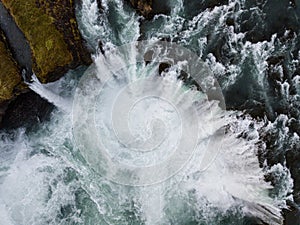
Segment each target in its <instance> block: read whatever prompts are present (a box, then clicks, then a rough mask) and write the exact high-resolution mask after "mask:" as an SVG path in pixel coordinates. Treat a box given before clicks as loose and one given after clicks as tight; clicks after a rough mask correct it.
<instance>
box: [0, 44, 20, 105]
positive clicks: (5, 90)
mask: <svg viewBox="0 0 300 225" xmlns="http://www.w3.org/2000/svg"><path fill="white" fill-rule="evenodd" d="M0 59H1V60H0V87H1V88H0V103H2V102H5V101H7V100H10V99H12V98H13V97H14V95H15V92H14V89H15V87H16V86H17V85H19V84H20V83H21V76H20V74H19V69H18V67H17V65H16V63H15V62H14V60H13V59H12V57H11V55H10V53H9V52H8V50H7V48H6V46H5V44H4V42H2V41H1V40H0Z"/></svg>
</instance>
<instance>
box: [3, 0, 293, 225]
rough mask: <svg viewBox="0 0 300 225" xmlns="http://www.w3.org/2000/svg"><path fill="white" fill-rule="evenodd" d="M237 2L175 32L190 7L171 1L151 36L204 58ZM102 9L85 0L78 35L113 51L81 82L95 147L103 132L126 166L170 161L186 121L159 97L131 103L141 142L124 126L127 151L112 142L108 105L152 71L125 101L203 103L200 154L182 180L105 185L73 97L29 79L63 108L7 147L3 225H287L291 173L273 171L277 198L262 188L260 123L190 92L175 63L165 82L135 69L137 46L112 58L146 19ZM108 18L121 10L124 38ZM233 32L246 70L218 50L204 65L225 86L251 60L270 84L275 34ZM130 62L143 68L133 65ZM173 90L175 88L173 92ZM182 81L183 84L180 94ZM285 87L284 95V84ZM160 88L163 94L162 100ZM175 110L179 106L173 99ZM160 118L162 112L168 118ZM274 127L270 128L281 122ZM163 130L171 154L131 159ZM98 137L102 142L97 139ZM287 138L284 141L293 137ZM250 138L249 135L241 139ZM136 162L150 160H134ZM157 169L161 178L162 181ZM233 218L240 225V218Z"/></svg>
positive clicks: (133, 127) (231, 41) (233, 45)
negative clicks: (84, 148)
mask: <svg viewBox="0 0 300 225" xmlns="http://www.w3.org/2000/svg"><path fill="white" fill-rule="evenodd" d="M240 2H241V1H230V4H229V5H228V6H226V5H225V6H220V7H215V8H214V9H213V10H206V11H204V12H202V13H201V14H200V15H197V16H196V17H195V18H193V19H192V20H191V21H188V26H189V29H188V30H186V31H184V32H178V30H180V29H181V28H182V27H183V23H184V22H186V21H185V19H184V18H181V17H180V15H179V14H180V11H181V9H182V8H183V5H182V1H178V4H177V3H176V4H174V5H175V7H174V8H173V10H172V15H171V17H169V16H163V15H160V16H157V17H155V19H154V20H156V19H157V20H158V19H159V18H163V19H164V23H162V24H161V29H159V32H156V31H155V29H154V30H151V31H149V36H148V38H150V39H151V40H152V41H153V40H155V39H159V38H163V37H169V34H171V40H175V39H176V38H179V40H180V42H181V43H183V44H186V45H191V46H192V48H193V49H196V50H197V51H198V53H199V54H200V55H201V56H204V57H205V55H206V51H207V47H208V46H209V45H210V44H211V42H213V41H212V40H214V39H212V40H209V38H208V37H206V33H207V30H209V29H214V30H215V32H216V33H217V32H218V31H219V30H220V29H223V25H224V22H225V17H226V16H227V15H228V14H229V13H230V10H233V9H235V8H238V5H239V3H240ZM102 3H103V7H104V10H103V12H101V13H98V11H97V8H98V6H97V3H96V1H90V0H84V1H83V7H82V11H81V13H82V17H81V20H82V21H81V26H82V27H81V29H82V33H83V34H84V37H85V38H86V39H87V40H88V41H89V43H90V45H92V46H93V47H94V48H95V49H96V48H97V44H98V39H101V41H103V43H104V45H105V46H104V47H105V48H104V50H105V55H102V54H99V55H96V56H95V64H96V65H95V68H91V70H90V72H91V73H92V74H93V73H95V74H96V75H95V76H92V77H90V78H88V79H87V80H86V82H85V83H84V84H86V85H89V86H83V90H85V91H87V92H86V93H85V94H86V95H85V98H84V100H85V102H82V103H83V104H85V105H84V106H86V108H83V110H84V111H83V113H82V114H79V115H78V116H79V117H78V118H79V119H81V120H82V121H81V122H82V125H85V126H84V127H82V128H83V129H82V130H81V133H80V132H79V133H78V134H84V133H85V131H87V132H89V133H91V131H92V133H91V135H90V136H89V137H88V139H87V140H88V142H89V143H97V142H99V140H101V139H102V141H103V136H105V137H106V144H107V146H108V150H111V151H113V153H115V154H114V156H115V158H117V159H118V160H123V161H121V162H122V163H127V164H134V165H135V166H141V165H140V164H139V163H141V161H142V162H143V163H146V164H147V163H148V164H149V165H151V164H154V163H155V162H157V161H160V160H162V159H163V158H164V157H165V156H166V155H165V154H166V153H170V152H172V151H171V150H172V149H171V147H173V146H174V145H176V141H177V140H178V134H179V133H180V132H178V131H179V129H178V127H179V121H178V120H177V119H178V118H179V117H178V114H176V110H174V108H173V106H172V105H169V104H166V102H161V100H160V101H157V100H156V99H153V98H151V99H149V100H148V101H145V102H144V103H143V102H137V104H133V106H136V107H133V108H132V110H131V111H130V112H131V114H130V117H129V119H128V121H129V122H130V124H129V125H130V126H129V131H130V132H131V133H130V134H131V135H132V136H133V137H139V139H137V141H135V142H132V143H128V142H126V140H128V136H126V135H127V132H124V131H128V130H126V129H127V127H126V126H125V125H124V124H123V125H124V127H125V128H126V129H121V131H122V133H121V135H120V136H121V137H123V139H125V143H126V144H127V146H125V147H124V146H120V143H119V142H118V140H116V139H113V134H114V130H112V129H109V126H108V124H107V123H108V122H109V118H110V116H111V110H110V107H112V101H111V100H112V99H114V98H115V97H116V95H117V93H118V92H119V91H120V89H122V88H124V87H126V86H127V85H128V84H129V83H130V82H133V81H137V80H138V79H140V78H145V77H146V76H148V77H151V78H152V80H151V82H141V83H140V84H144V85H142V86H137V87H132V89H127V90H126V95H125V96H127V97H128V96H129V97H134V96H135V95H138V96H142V95H141V93H143V92H146V91H147V90H152V91H153V90H155V93H156V95H157V96H156V97H159V96H165V95H167V96H168V98H173V99H175V100H174V101H175V102H176V101H177V102H179V101H180V99H181V100H182V101H183V102H184V103H185V106H186V107H187V108H188V109H190V108H192V106H193V107H194V105H193V104H195V105H196V106H197V107H196V109H197V121H198V122H199V124H200V125H202V128H203V129H202V130H200V133H199V136H200V137H199V140H198V139H197V141H198V142H197V146H196V148H195V151H193V154H192V157H191V158H190V160H188V163H187V164H185V165H184V167H183V168H182V170H179V171H176V172H177V173H175V174H173V176H172V177H170V179H167V180H166V181H164V182H162V183H159V184H156V185H152V186H146V187H128V186H122V185H118V184H116V183H113V182H110V181H108V180H106V179H105V177H106V176H105V174H102V173H101V171H100V175H102V176H99V171H98V173H97V172H95V167H93V165H92V164H89V163H87V162H86V161H85V160H84V158H83V156H82V154H81V152H80V150H81V146H76V144H78V142H75V140H74V139H73V130H72V129H73V127H72V126H71V118H70V115H68V113H69V112H71V111H72V110H71V105H70V104H69V100H66V99H65V98H63V97H61V96H60V94H58V93H60V92H58V91H57V89H58V86H59V85H58V83H55V84H53V85H52V86H47V85H43V84H40V83H39V82H38V81H37V80H34V82H33V83H32V84H30V85H31V88H32V89H33V90H34V91H36V92H37V93H39V94H40V95H41V96H42V97H44V98H46V99H48V100H49V101H50V102H52V103H54V104H55V105H56V106H57V107H58V108H61V109H63V111H65V112H55V114H54V116H53V118H52V119H51V121H50V122H49V123H48V124H45V125H43V126H42V127H41V128H40V130H39V131H38V132H37V133H36V134H29V135H24V134H21V135H20V136H19V137H20V138H19V139H17V140H18V141H16V140H12V141H9V138H7V139H6V140H5V141H1V156H3V158H1V159H3V162H5V164H4V165H5V166H4V167H3V168H2V166H1V175H2V178H1V182H0V183H1V184H0V185H1V186H0V199H1V202H0V214H1V216H2V215H3V219H2V218H1V219H2V220H1V221H0V223H3V225H4V224H5V225H6V224H33V225H34V224H150V225H152V224H184V223H188V222H191V223H197V224H214V225H216V224H222V222H221V221H222V217H226V216H228V215H230V216H231V217H233V218H235V219H238V218H240V217H243V216H244V215H251V216H254V217H257V218H260V219H261V220H263V221H265V222H266V223H269V224H281V223H282V222H281V221H282V218H281V215H280V212H279V207H278V206H284V205H285V203H284V200H285V198H286V195H287V192H288V191H287V190H291V188H292V187H291V179H290V175H289V173H288V171H287V169H286V168H285V167H282V166H280V165H277V166H274V167H273V168H271V171H270V172H271V173H274V172H275V173H276V174H278V177H279V178H278V179H281V177H282V175H283V174H284V176H283V178H282V180H283V181H286V188H284V189H283V190H280V191H279V195H278V196H279V197H277V195H276V196H272V197H270V196H269V190H271V189H272V187H271V186H270V185H269V184H268V183H266V182H265V181H264V174H265V173H264V171H263V169H262V168H259V165H258V159H257V146H256V143H257V142H258V141H259V135H258V130H259V129H260V128H261V126H262V124H261V123H257V122H255V121H254V120H252V119H251V118H242V117H240V116H241V115H240V114H238V113H235V112H225V111H223V110H221V109H220V108H219V107H218V105H217V104H216V103H214V102H213V101H207V99H206V98H205V95H204V94H203V93H202V94H199V93H197V92H195V91H191V90H189V91H186V90H187V88H186V87H185V85H183V83H182V81H180V80H178V79H177V75H178V74H177V73H176V69H175V68H171V69H170V70H169V71H167V72H165V73H162V74H163V76H164V77H159V76H158V71H157V70H158V65H155V64H148V65H146V63H141V62H140V61H139V64H138V63H137V61H136V60H135V57H134V56H135V53H134V51H129V52H130V53H131V54H128V55H126V57H124V55H123V57H120V56H119V55H117V54H114V52H113V51H114V47H113V46H114V45H116V44H120V43H124V42H127V41H128V42H131V41H134V40H136V39H137V38H138V36H139V23H138V22H137V19H138V17H137V16H136V15H135V13H133V12H132V11H127V10H126V9H125V8H124V5H123V3H122V2H121V1H117V0H116V1H103V2H102ZM110 4H115V5H114V6H113V5H110ZM241 4H242V3H241ZM114 9H115V11H113V10H114ZM108 13H111V15H121V16H119V17H117V18H118V19H116V22H117V24H118V25H121V28H120V27H119V28H118V29H117V31H118V32H115V31H112V30H111V27H113V21H109V20H108ZM216 21H217V22H216ZM212 26H213V28H212ZM225 29H227V30H226V33H227V35H228V36H226V37H227V38H228V45H229V46H230V48H229V49H230V53H231V54H233V55H238V56H240V55H239V54H241V55H242V57H239V61H238V63H237V64H230V63H228V64H225V65H223V64H222V63H221V62H218V61H217V60H216V57H215V56H214V55H213V54H210V55H209V56H208V57H207V59H206V62H207V64H208V65H209V66H210V68H211V69H212V71H213V73H214V74H215V75H217V76H218V78H222V77H224V74H226V75H228V77H226V79H224V81H223V84H224V86H223V85H222V86H223V87H225V88H226V87H227V86H229V85H231V84H233V83H234V82H235V81H236V79H237V78H238V77H239V76H241V73H242V71H241V70H240V67H241V66H242V65H243V64H244V63H246V62H247V61H248V60H249V58H250V59H254V62H255V65H256V68H255V71H256V72H257V73H254V74H255V75H256V77H257V78H258V82H259V84H260V85H261V86H262V88H264V85H265V83H264V79H263V78H264V75H265V74H264V73H263V71H265V70H266V59H267V57H268V55H269V54H270V53H271V52H272V51H273V50H274V49H273V47H272V46H273V44H274V43H273V40H274V39H273V40H272V41H271V42H259V43H257V44H251V43H250V42H247V43H246V44H245V45H244V43H243V37H244V34H242V33H239V34H236V33H235V32H234V30H233V27H229V28H228V27H226V28H225ZM182 34H183V35H182ZM198 40H199V41H198ZM195 46H196V47H195ZM246 56H247V57H248V58H247V57H246ZM128 62H130V65H128ZM132 62H134V64H133V65H132ZM136 64H138V65H136ZM115 68H122V69H120V70H118V71H115V72H116V73H115V74H114V75H115V77H113V78H112V79H111V80H110V82H108V83H106V86H105V88H104V89H103V91H102V92H101V93H99V91H100V90H99V84H102V82H103V83H105V82H106V81H107V79H108V78H110V77H111V76H110V74H109V71H111V70H114V69H115ZM177 72H178V71H177ZM227 78H228V79H227ZM221 80H222V79H221ZM293 81H294V85H295V87H296V88H297V91H298V92H299V88H298V87H299V78H298V77H297V76H296V77H295V78H294V80H293ZM74 83H76V82H74ZM167 84H172V85H171V87H169V86H165V85H167ZM74 85H75V84H74ZM175 86H176V87H177V88H174V87H175ZM101 87H102V86H101ZM283 87H284V88H283V89H282V90H283V92H284V90H286V85H285V86H283ZM125 89H126V88H125ZM122 90H123V89H122ZM130 91H132V92H133V94H132V93H130ZM159 92H160V93H161V94H160V95H158V93H159ZM165 92H167V94H166V93H165ZM284 93H285V92H284ZM73 94H74V93H73V92H72V95H73ZM192 96H193V97H195V98H192ZM129 97H128V98H129ZM128 98H127V99H126V98H125V100H127V101H119V102H118V103H120V106H122V107H123V108H127V107H128V106H126V103H129V101H128ZM123 99H124V98H123ZM92 106H93V107H94V106H96V107H95V108H96V109H97V110H96V112H97V114H96V116H95V117H84V116H86V115H88V116H89V115H92V113H93V109H92V108H91V107H92ZM149 106H151V107H149ZM171 106H172V107H171ZM175 106H176V107H179V106H180V105H178V104H177V105H176V104H175ZM122 107H121V108H122ZM176 107H175V108H176ZM147 109H148V110H147ZM149 109H150V110H149ZM88 110H91V112H88V113H90V114H86V112H85V111H88ZM66 112H68V113H66ZM118 112H119V114H117V116H120V122H122V121H123V120H124V115H122V112H120V111H118ZM141 114H142V115H141ZM156 115H159V118H158V117H157V116H156ZM182 117H183V119H185V120H186V121H187V122H188V123H187V124H192V123H195V120H192V118H193V117H191V114H190V112H188V113H185V114H183V115H182ZM122 119H123V120H122ZM95 121H96V122H98V123H96V124H98V126H96V129H93V126H92V124H93V123H95ZM117 121H118V120H117ZM151 121H154V123H151ZM157 121H158V122H160V121H163V122H164V123H163V124H165V126H160V125H159V124H157V123H156V122H157ZM123 122H124V121H123ZM99 124H100V125H99ZM275 125H276V124H274V125H270V126H274V127H275ZM193 126H194V125H193ZM124 127H122V128H124ZM166 128H168V130H167V131H168V132H167V133H168V136H167V137H168V138H170V139H169V144H170V145H167V146H166V147H170V148H166V147H165V148H166V151H165V152H164V151H163V150H164V148H162V149H161V151H160V153H161V154H158V155H156V156H155V155H151V154H148V155H147V154H146V155H147V157H142V158H141V157H140V155H142V153H143V152H140V153H137V152H134V154H132V155H129V153H130V151H129V150H131V149H129V147H130V146H135V147H136V146H138V147H141V144H140V143H144V141H145V140H150V141H149V142H147V144H148V145H149V143H150V146H152V144H151V143H152V142H151V140H154V142H157V141H158V140H160V138H162V139H165V136H164V135H162V134H165V133H166V131H165V129H166ZM91 129H92V130H91ZM266 129H269V128H266ZM191 130H192V131H193V129H187V131H191ZM93 132H95V133H93ZM99 132H100V134H101V135H100V136H99V135H97V134H99ZM101 132H102V133H101ZM282 132H283V135H282V136H284V134H285V133H284V132H285V130H283V131H282ZM124 133H125V135H124ZM186 134H189V133H188V132H187V133H186ZM245 134H246V139H243V138H241V136H243V137H244V136H245ZM149 137H150V138H149ZM151 137H153V138H152V139H151ZM188 137H189V136H188V135H187V136H185V138H186V139H187V138H188ZM209 137H213V139H211V140H213V141H211V142H209V143H208V142H207V140H209ZM121 140H122V139H121ZM129 140H131V136H130V138H129ZM77 141H78V140H77ZM81 141H82V140H81ZM295 141H298V142H299V137H297V136H295ZM75 143H76V144H75ZM159 143H160V142H159ZM91 146H93V145H92V144H91ZM127 148H128V149H127ZM123 152H126V153H128V154H127V155H125V156H124V155H122V154H121V153H123ZM116 153H117V154H116ZM164 153H165V154H164ZM95 155H96V154H95ZM128 155H129V156H130V157H128ZM93 156H94V155H93ZM137 156H139V157H140V158H139V159H141V161H139V160H138V161H137V160H134V157H136V158H137ZM126 157H127V158H126ZM143 160H144V161H143ZM147 160H149V161H147ZM96 162H98V161H97V160H96ZM1 163H2V161H1ZM1 165H2V164H1ZM156 172H159V171H156ZM158 174H159V173H157V174H156V173H154V174H152V175H154V176H156V175H157V176H158ZM123 175H125V179H126V178H127V177H126V176H128V175H130V174H126V173H124V174H123ZM130 179H131V177H130V176H128V180H130ZM289 192H290V191H289ZM220 218H221V219H220ZM232 223H233V224H240V223H242V222H241V220H237V222H232ZM226 225H227V224H226Z"/></svg>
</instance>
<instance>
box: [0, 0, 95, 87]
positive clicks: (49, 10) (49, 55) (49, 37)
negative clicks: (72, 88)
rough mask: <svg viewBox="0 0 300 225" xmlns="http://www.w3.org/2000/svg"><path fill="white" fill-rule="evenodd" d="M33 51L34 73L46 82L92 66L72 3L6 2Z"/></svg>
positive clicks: (62, 0) (47, 0)
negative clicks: (71, 70)
mask: <svg viewBox="0 0 300 225" xmlns="http://www.w3.org/2000/svg"><path fill="white" fill-rule="evenodd" d="M2 3H3V4H4V6H5V7H6V8H7V9H8V10H9V12H10V14H11V15H12V16H13V18H14V21H15V22H16V24H17V25H18V27H19V28H20V29H21V31H22V32H23V33H24V35H25V37H26V39H27V40H28V42H29V45H30V48H31V50H32V61H33V70H34V72H35V73H36V75H37V77H38V78H39V79H40V80H41V81H42V82H49V81H53V80H56V79H57V78H59V77H60V76H62V75H63V74H64V73H65V72H66V71H67V70H68V69H70V68H75V67H77V66H79V65H80V64H89V63H90V62H91V61H90V57H89V54H88V52H87V51H86V49H85V47H84V43H83V41H82V38H81V36H80V32H79V30H78V28H77V22H76V18H75V6H74V3H73V1H71V0H55V1H50V0H13V1H12V0H2Z"/></svg>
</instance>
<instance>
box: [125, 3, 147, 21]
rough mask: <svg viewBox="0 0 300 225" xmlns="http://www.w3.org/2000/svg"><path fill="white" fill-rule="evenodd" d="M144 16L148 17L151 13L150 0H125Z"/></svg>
mask: <svg viewBox="0 0 300 225" xmlns="http://www.w3.org/2000/svg"><path fill="white" fill-rule="evenodd" d="M127 1H129V2H130V3H131V5H132V6H133V7H134V8H135V9H136V10H137V11H138V12H139V13H140V14H141V15H143V16H144V17H146V18H148V17H150V16H151V14H152V4H153V1H152V0H127Z"/></svg>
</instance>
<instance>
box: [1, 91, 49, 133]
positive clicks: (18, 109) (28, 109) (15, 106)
mask: <svg viewBox="0 0 300 225" xmlns="http://www.w3.org/2000/svg"><path fill="white" fill-rule="evenodd" d="M53 109H54V106H53V105H52V104H51V103H49V102H48V101H47V100H45V99H43V98H41V97H40V96H39V95H38V94H36V93H35V92H33V91H29V92H27V93H24V94H22V95H19V96H18V97H16V98H15V99H14V100H13V101H12V102H11V103H10V104H9V105H8V107H7V109H6V113H5V115H4V116H3V118H2V123H1V126H0V128H1V129H5V130H11V129H16V128H19V127H25V128H26V129H27V130H31V129H32V128H34V127H35V126H37V125H38V124H40V123H41V122H43V121H45V120H47V119H49V117H50V114H51V112H52V110H53Z"/></svg>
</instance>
